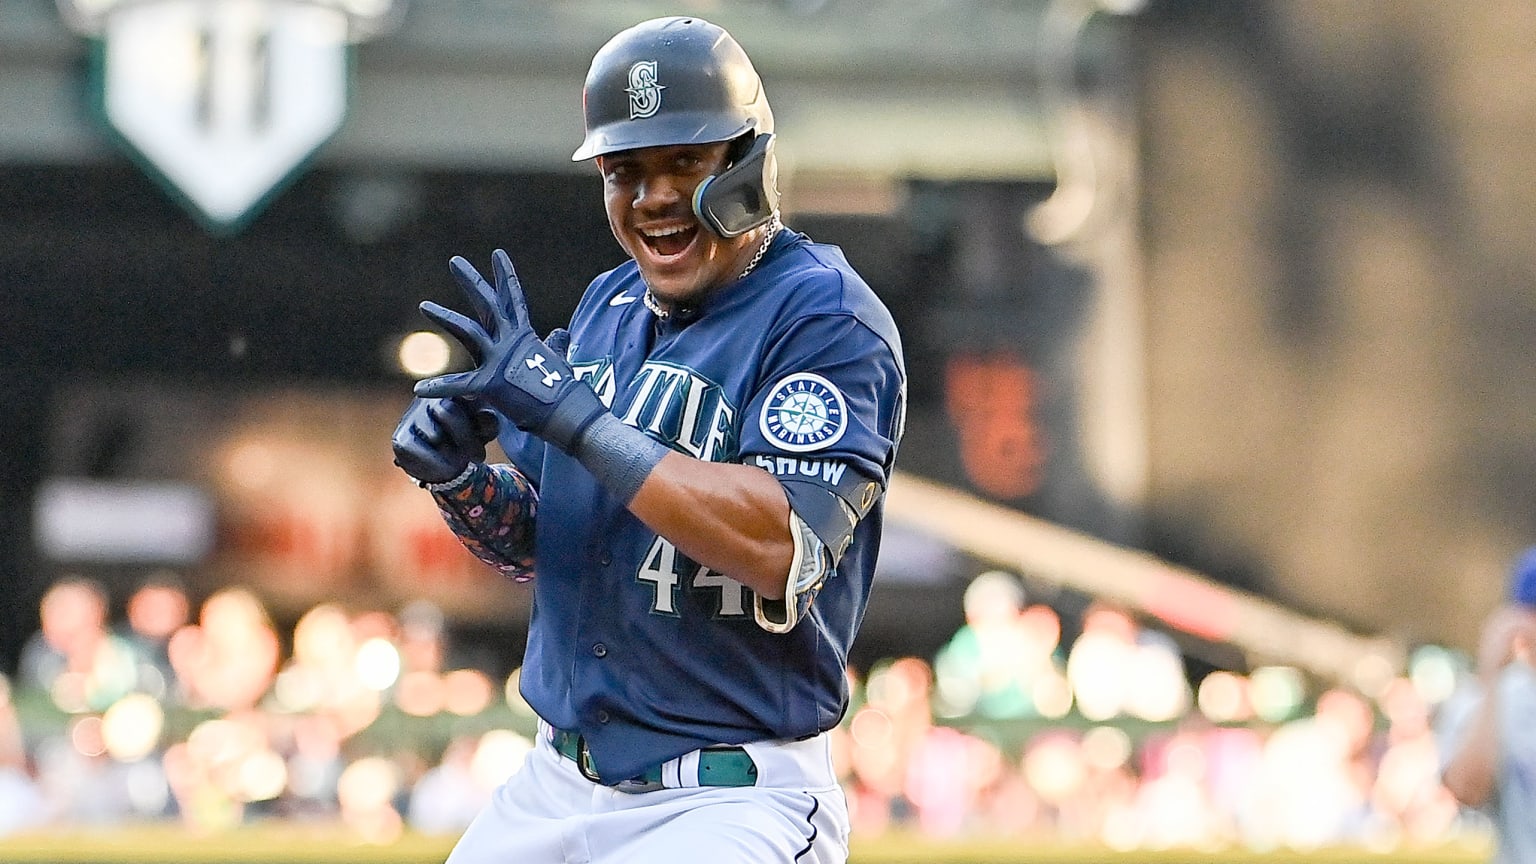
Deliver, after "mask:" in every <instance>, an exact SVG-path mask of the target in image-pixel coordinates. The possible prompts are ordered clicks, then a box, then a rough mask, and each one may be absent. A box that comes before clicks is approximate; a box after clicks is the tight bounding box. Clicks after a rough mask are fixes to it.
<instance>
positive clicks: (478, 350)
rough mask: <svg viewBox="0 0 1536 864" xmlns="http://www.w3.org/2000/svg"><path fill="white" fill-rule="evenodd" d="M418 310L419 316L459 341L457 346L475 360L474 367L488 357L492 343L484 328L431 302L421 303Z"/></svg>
mask: <svg viewBox="0 0 1536 864" xmlns="http://www.w3.org/2000/svg"><path fill="white" fill-rule="evenodd" d="M420 308H421V314H423V315H425V316H426V317H427V319H428V320H429V321H431V322H432V323H434V324H436V325H437V326H439V327H441V328H443V329H444V330H446V331H448V335H450V336H452V337H453V338H455V339H457V340H459V344H461V345H463V346H464V348H465V349H466V350H468V351H469V354H470V356H471V357H473V358H475V365H476V366H478V365H480V364H482V363H484V362H485V358H486V357H487V356H488V355H489V353H490V349H491V346H492V344H493V343H492V341H491V337H490V335H489V334H487V333H486V332H485V328H484V327H481V326H480V324H479V323H478V322H475V321H471V320H470V319H469V318H467V317H465V316H463V315H460V314H459V313H457V312H455V311H453V310H452V309H449V308H448V307H446V306H440V305H438V304H437V303H433V302H432V301H431V300H423V301H421V307H420Z"/></svg>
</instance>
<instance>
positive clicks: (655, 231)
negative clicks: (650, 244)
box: [640, 225, 688, 237]
mask: <svg viewBox="0 0 1536 864" xmlns="http://www.w3.org/2000/svg"><path fill="white" fill-rule="evenodd" d="M687 230H688V226H686V225H674V226H673V227H671V228H645V229H642V230H641V231H640V233H641V234H644V235H645V236H647V237H670V236H672V235H673V234H681V233H683V232H684V231H687Z"/></svg>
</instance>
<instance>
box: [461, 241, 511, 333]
mask: <svg viewBox="0 0 1536 864" xmlns="http://www.w3.org/2000/svg"><path fill="white" fill-rule="evenodd" d="M448 270H449V271H450V272H452V273H453V278H454V281H456V282H458V283H459V288H460V289H461V290H462V291H463V292H464V296H465V297H467V298H469V305H470V306H472V307H474V310H475V317H476V318H478V319H480V324H481V326H483V327H484V328H485V330H486V332H488V333H490V334H491V335H492V336H495V335H497V331H498V330H499V329H500V328H499V327H498V326H497V325H498V324H499V322H500V321H502V320H503V318H504V316H503V315H502V314H501V312H500V308H501V304H500V302H499V300H498V291H497V290H496V289H494V288H492V287H491V285H490V283H488V282H486V281H485V277H484V276H481V275H480V271H479V270H476V269H475V265H473V264H471V263H469V262H468V261H467V260H465V259H464V257H463V256H462V255H455V256H453V257H452V258H450V259H448Z"/></svg>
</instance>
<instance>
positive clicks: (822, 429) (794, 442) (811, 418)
mask: <svg viewBox="0 0 1536 864" xmlns="http://www.w3.org/2000/svg"><path fill="white" fill-rule="evenodd" d="M758 428H759V429H761V430H762V432H763V437H765V438H767V439H768V441H769V442H770V443H772V444H775V445H777V446H778V447H781V448H783V449H785V450H788V451H790V452H792V453H805V452H808V451H811V450H820V449H821V448H823V447H830V446H831V445H832V444H833V443H835V442H836V441H837V439H839V438H841V437H843V432H844V431H845V430H846V429H847V428H848V403H847V402H846V401H844V399H843V394H842V393H841V392H839V391H838V389H837V387H836V386H834V385H833V384H832V382H831V381H828V380H827V379H825V378H823V377H821V376H820V375H817V374H815V373H812V372H796V373H795V374H793V375H786V376H784V377H783V378H781V379H779V383H777V384H775V385H773V390H772V391H771V392H769V394H768V399H767V401H765V402H764V403H763V413H762V415H761V416H759V417H758Z"/></svg>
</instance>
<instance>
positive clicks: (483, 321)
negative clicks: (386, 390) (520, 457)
mask: <svg viewBox="0 0 1536 864" xmlns="http://www.w3.org/2000/svg"><path fill="white" fill-rule="evenodd" d="M491 265H492V267H493V268H494V279H495V286H494V287H492V285H490V284H488V283H487V282H486V281H485V277H483V276H481V275H480V273H479V271H477V270H475V268H474V267H473V266H472V265H471V264H470V263H469V262H468V261H465V260H464V259H463V258H460V257H458V256H454V257H453V259H452V260H451V261H449V262H448V267H449V269H450V270H451V271H453V276H454V279H456V280H458V283H459V287H460V288H462V289H463V290H464V295H465V296H466V297H467V298H468V299H469V303H470V305H471V306H473V307H474V310H475V318H477V319H479V320H474V319H471V318H469V317H468V316H465V315H460V314H459V313H457V312H455V311H453V310H452V309H447V308H444V307H442V306H439V305H437V304H436V303H433V302H432V301H430V300H428V301H425V302H423V303H422V304H421V311H422V314H424V315H426V316H427V317H428V318H430V319H431V320H432V321H433V322H435V323H436V324H438V325H439V326H440V327H442V328H443V329H444V330H446V331H448V333H449V334H451V335H452V336H453V337H454V338H455V339H457V340H459V342H460V343H461V344H463V346H464V347H465V348H466V349H468V350H469V353H470V356H472V357H473V358H474V360H475V363H476V364H477V365H476V368H474V369H471V370H470V371H468V372H456V373H453V374H450V375H440V376H438V377H436V378H428V379H426V380H424V381H418V382H416V395H417V396H420V397H422V398H424V399H430V398H437V399H443V398H451V397H454V396H467V397H473V398H477V399H480V400H483V401H484V402H485V403H487V404H489V405H491V406H492V407H494V408H495V409H496V410H497V411H499V412H501V415H502V416H503V417H505V418H507V419H508V420H511V421H512V422H513V423H515V424H517V426H518V428H520V429H523V430H524V431H527V432H530V433H532V434H534V435H537V436H539V437H540V438H543V439H544V440H545V441H548V442H549V443H551V444H553V445H555V446H556V447H559V448H560V449H561V450H564V451H565V452H567V453H570V452H572V450H573V449H574V447H575V444H576V440H577V438H578V436H580V435H581V433H582V432H583V431H584V430H585V429H586V428H587V427H588V426H590V425H591V424H592V421H593V420H596V419H597V418H598V416H600V415H601V414H603V413H604V412H606V411H607V410H608V409H607V407H605V406H604V405H603V403H602V401H601V400H599V399H598V398H597V394H596V393H594V392H592V388H591V387H588V386H587V385H586V383H584V382H582V381H578V380H576V376H575V375H574V374H573V373H572V372H571V367H570V364H568V363H567V362H566V361H565V358H564V356H563V355H562V353H561V352H559V351H556V350H555V349H553V348H551V347H550V346H549V345H546V344H545V343H544V342H543V341H541V340H540V339H539V337H538V335H537V334H535V333H534V332H533V326H532V325H531V324H529V323H528V301H527V300H526V299H524V298H523V287H522V285H521V284H519V283H518V281H517V274H516V273H514V272H513V270H512V259H511V258H508V257H507V253H505V252H503V251H502V250H500V249H497V250H496V251H495V252H494V253H492V255H491ZM556 332H557V333H559V334H560V337H559V339H558V340H556V341H558V342H559V343H560V345H561V347H562V348H563V347H564V346H565V344H566V343H567V340H568V339H569V338H570V337H569V336H568V335H566V334H565V332H564V331H556Z"/></svg>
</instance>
